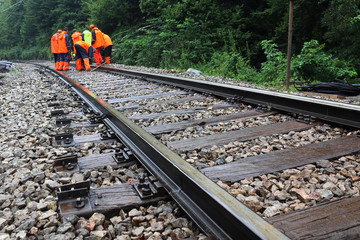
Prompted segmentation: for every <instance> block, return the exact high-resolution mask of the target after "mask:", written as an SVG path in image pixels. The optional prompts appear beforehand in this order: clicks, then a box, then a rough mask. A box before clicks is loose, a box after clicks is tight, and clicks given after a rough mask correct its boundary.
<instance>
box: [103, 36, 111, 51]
mask: <svg viewBox="0 0 360 240" xmlns="http://www.w3.org/2000/svg"><path fill="white" fill-rule="evenodd" d="M112 45H113V43H112V41H111V38H110V37H109V35H107V34H104V48H107V47H108V46H112Z"/></svg>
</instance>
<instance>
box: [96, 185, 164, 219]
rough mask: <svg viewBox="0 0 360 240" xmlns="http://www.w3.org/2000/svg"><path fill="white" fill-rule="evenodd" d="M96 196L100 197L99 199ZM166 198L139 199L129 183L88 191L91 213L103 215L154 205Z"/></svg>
mask: <svg viewBox="0 0 360 240" xmlns="http://www.w3.org/2000/svg"><path fill="white" fill-rule="evenodd" d="M98 196H101V198H99V197H98ZM167 198H168V196H165V195H164V196H160V197H154V198H149V199H141V198H140V197H139V196H138V194H137V193H136V191H135V189H134V188H133V186H132V185H131V183H124V184H120V185H113V186H109V187H102V188H97V189H90V202H91V203H92V204H91V205H92V209H93V212H101V213H104V214H111V213H114V214H117V213H118V211H115V210H119V209H130V208H135V207H139V206H144V205H149V204H156V203H157V202H158V201H160V200H164V199H167Z"/></svg>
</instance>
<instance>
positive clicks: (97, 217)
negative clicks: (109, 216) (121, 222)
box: [89, 213, 105, 226]
mask: <svg viewBox="0 0 360 240" xmlns="http://www.w3.org/2000/svg"><path fill="white" fill-rule="evenodd" d="M89 221H90V222H94V223H95V226H99V225H102V224H103V223H104V221H105V215H104V214H102V213H94V214H93V215H92V216H91V217H90V219H89Z"/></svg>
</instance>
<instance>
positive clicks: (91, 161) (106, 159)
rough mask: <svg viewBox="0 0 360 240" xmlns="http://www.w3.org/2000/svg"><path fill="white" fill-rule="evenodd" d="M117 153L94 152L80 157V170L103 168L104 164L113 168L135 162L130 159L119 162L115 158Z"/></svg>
mask: <svg viewBox="0 0 360 240" xmlns="http://www.w3.org/2000/svg"><path fill="white" fill-rule="evenodd" d="M114 155H115V153H106V154H96V155H95V154H94V155H89V156H87V157H82V158H79V159H78V165H79V168H80V170H84V169H93V168H101V167H104V166H111V167H113V168H119V167H126V166H130V165H132V164H134V163H135V161H129V162H126V163H117V162H116V160H115V159H114Z"/></svg>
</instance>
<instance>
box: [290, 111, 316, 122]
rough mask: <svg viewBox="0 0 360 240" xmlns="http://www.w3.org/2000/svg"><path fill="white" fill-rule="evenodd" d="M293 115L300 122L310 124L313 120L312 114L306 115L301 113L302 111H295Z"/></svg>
mask: <svg viewBox="0 0 360 240" xmlns="http://www.w3.org/2000/svg"><path fill="white" fill-rule="evenodd" d="M294 117H295V118H296V121H298V122H302V123H308V124H311V123H313V122H314V121H315V117H314V116H310V115H306V114H302V113H297V114H295V115H294Z"/></svg>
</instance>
